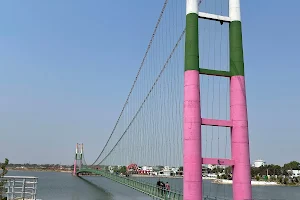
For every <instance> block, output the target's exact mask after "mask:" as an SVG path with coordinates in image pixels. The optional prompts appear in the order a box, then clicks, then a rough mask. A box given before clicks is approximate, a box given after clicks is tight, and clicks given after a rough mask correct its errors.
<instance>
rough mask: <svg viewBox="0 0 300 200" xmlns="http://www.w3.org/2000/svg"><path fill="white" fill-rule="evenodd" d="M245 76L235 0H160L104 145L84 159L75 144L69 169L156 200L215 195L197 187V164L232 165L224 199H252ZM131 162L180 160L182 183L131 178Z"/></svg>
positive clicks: (199, 169) (134, 165)
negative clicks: (119, 169) (176, 186)
mask: <svg viewBox="0 0 300 200" xmlns="http://www.w3.org/2000/svg"><path fill="white" fill-rule="evenodd" d="M184 4H185V5H184ZM184 16H185V19H184ZM183 69H184V70H183ZM244 75H245V74H244V61H243V46H242V26H241V11H240V0H226V1H225V0H202V1H198V0H186V2H184V1H180V0H173V1H170V0H169V1H168V0H165V2H164V4H163V6H162V10H161V12H160V15H159V18H158V20H157V23H156V25H155V28H154V31H153V33H152V36H151V39H150V42H149V44H148V47H147V50H146V53H145V55H144V57H143V58H142V62H141V65H140V67H139V69H138V73H137V75H136V77H135V79H134V83H133V85H132V87H131V89H130V92H129V94H128V96H127V99H126V101H125V103H124V106H123V108H122V110H121V113H120V115H119V117H118V119H117V122H116V124H115V126H114V127H113V129H112V132H111V134H110V136H109V138H108V140H107V142H106V144H105V146H104V147H103V149H102V151H101V152H100V154H99V156H98V158H97V159H96V160H95V161H94V162H93V163H92V164H90V165H88V164H87V163H86V161H85V158H84V152H83V145H78V144H77V145H76V153H75V161H74V171H73V174H74V175H82V174H86V173H88V174H96V175H101V176H103V177H105V178H108V179H111V180H113V181H116V182H118V183H120V184H123V185H126V186H128V187H130V188H133V189H135V190H137V191H140V192H142V193H145V194H146V195H148V196H151V197H153V198H156V199H166V198H168V199H184V200H199V199H221V198H220V197H216V196H212V195H211V194H210V192H208V191H205V190H204V189H203V180H202V179H203V172H202V166H203V165H218V166H232V177H233V180H232V181H233V184H232V198H231V199H234V200H246V199H247V200H249V199H252V189H251V175H250V156H249V136H248V119H247V104H246V92H245V78H244ZM130 164H131V165H130ZM129 165H130V166H131V167H127V169H126V173H124V174H123V175H120V174H116V173H114V172H113V170H112V168H113V167H116V166H129ZM138 166H170V167H175V168H176V167H180V166H182V168H183V172H182V173H183V189H182V190H178V191H176V190H173V189H172V188H171V190H170V191H168V192H164V191H161V190H160V189H159V188H157V186H156V185H155V184H153V183H150V182H147V181H141V179H136V178H134V176H133V174H135V173H138V170H140V169H138ZM145 173H146V174H149V173H150V172H147V171H146V172H145ZM158 176H159V175H158Z"/></svg>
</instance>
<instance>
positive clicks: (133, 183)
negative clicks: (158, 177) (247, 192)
mask: <svg viewBox="0 0 300 200" xmlns="http://www.w3.org/2000/svg"><path fill="white" fill-rule="evenodd" d="M80 173H92V174H96V175H101V176H103V177H105V178H108V179H110V180H112V181H115V182H117V183H120V184H122V185H125V186H127V187H130V188H132V189H134V190H137V191H139V192H142V193H144V194H146V195H148V196H150V197H153V199H160V200H165V199H168V200H183V194H182V192H180V191H174V190H171V191H169V192H168V193H166V192H164V191H161V190H158V188H157V187H156V185H153V184H150V183H147V182H143V181H139V180H136V179H132V178H130V177H125V176H119V175H116V174H114V173H109V172H106V171H101V170H95V169H87V168H85V169H81V170H79V171H77V174H80ZM203 199H204V200H219V198H217V197H208V196H206V197H204V198H203Z"/></svg>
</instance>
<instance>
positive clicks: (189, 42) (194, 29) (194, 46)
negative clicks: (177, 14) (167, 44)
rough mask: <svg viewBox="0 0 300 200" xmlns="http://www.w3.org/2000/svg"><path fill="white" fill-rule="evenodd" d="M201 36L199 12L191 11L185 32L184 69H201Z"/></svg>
mask: <svg viewBox="0 0 300 200" xmlns="http://www.w3.org/2000/svg"><path fill="white" fill-rule="evenodd" d="M198 43H199V37H198V14H196V13H189V14H187V15H186V32H185V61H184V62H185V63H184V66H185V67H184V70H185V71H188V70H198V71H199V46H198Z"/></svg>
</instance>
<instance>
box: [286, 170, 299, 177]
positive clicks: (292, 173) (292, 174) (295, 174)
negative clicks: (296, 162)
mask: <svg viewBox="0 0 300 200" xmlns="http://www.w3.org/2000/svg"><path fill="white" fill-rule="evenodd" d="M287 172H288V173H290V174H291V177H293V178H296V177H299V176H300V170H287Z"/></svg>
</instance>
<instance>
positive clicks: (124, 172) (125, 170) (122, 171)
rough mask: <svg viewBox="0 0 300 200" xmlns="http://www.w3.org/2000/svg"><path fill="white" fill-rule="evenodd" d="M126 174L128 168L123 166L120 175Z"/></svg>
mask: <svg viewBox="0 0 300 200" xmlns="http://www.w3.org/2000/svg"><path fill="white" fill-rule="evenodd" d="M126 172H127V168H126V166H122V167H121V168H120V169H119V173H122V174H126Z"/></svg>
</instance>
